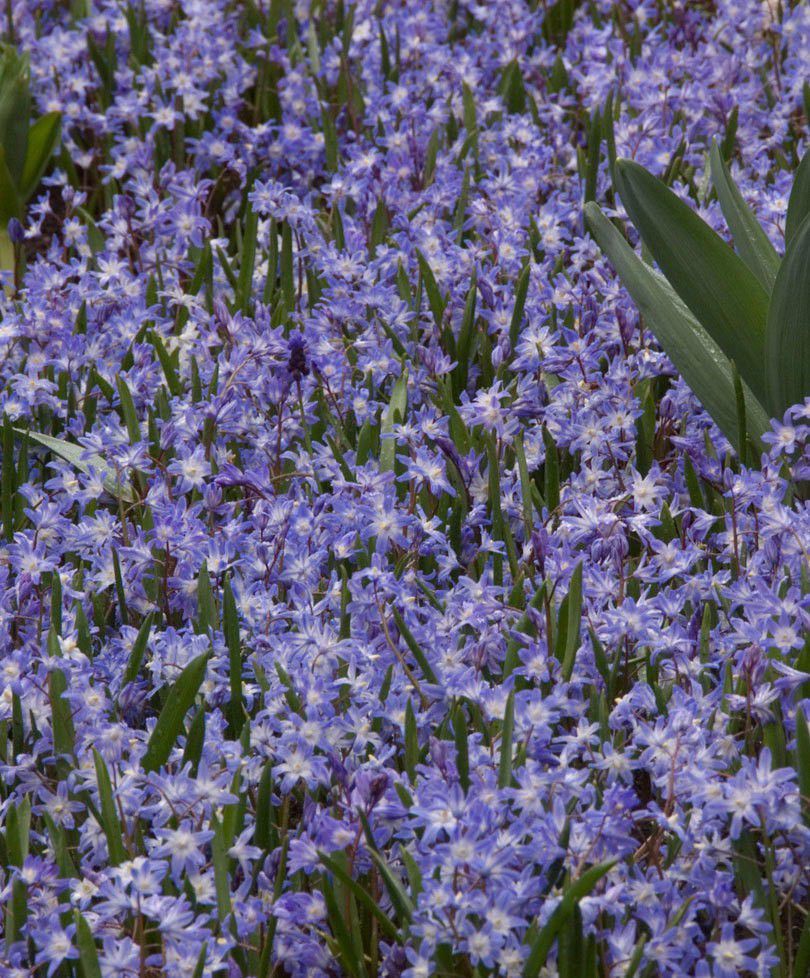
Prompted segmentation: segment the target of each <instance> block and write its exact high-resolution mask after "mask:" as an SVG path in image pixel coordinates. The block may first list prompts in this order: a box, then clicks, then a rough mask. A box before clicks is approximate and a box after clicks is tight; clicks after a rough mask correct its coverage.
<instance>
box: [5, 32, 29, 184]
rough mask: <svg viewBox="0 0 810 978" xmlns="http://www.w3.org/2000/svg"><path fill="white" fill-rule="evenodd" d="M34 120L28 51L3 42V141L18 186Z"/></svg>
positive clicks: (10, 169) (7, 160)
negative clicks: (19, 49)
mask: <svg viewBox="0 0 810 978" xmlns="http://www.w3.org/2000/svg"><path fill="white" fill-rule="evenodd" d="M30 123H31V80H30V69H29V58H28V54H25V53H20V52H19V51H18V50H17V48H16V47H15V46H14V45H12V44H3V45H2V46H0V143H2V149H3V151H4V155H5V159H6V162H7V163H8V171H9V174H10V175H11V177H12V179H13V181H14V184H15V186H18V185H19V183H20V178H21V176H22V172H23V166H24V163H25V157H26V150H27V145H28V127H29V125H30Z"/></svg>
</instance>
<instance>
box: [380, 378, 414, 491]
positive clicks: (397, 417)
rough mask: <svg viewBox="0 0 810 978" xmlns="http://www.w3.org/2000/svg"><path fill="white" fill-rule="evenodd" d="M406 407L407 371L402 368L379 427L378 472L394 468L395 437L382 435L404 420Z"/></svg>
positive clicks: (389, 470)
mask: <svg viewBox="0 0 810 978" xmlns="http://www.w3.org/2000/svg"><path fill="white" fill-rule="evenodd" d="M407 407H408V371H407V370H404V371H403V372H402V374H401V375H400V377H399V380H397V382H396V384H394V389H393V391H392V392H391V400H390V401H389V403H388V409H387V411H386V412H385V417H384V418H383V420H382V426H381V428H380V472H391V471H393V468H394V460H395V458H396V449H397V442H396V438H394V437H393V436H392V437H388V438H386V437H384V436H385V435H389V436H390V435H391V433H392V431H393V429H394V425H395V424H398V423H400V422H402V421H404V420H405V411H406V410H407Z"/></svg>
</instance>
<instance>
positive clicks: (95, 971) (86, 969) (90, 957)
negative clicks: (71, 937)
mask: <svg viewBox="0 0 810 978" xmlns="http://www.w3.org/2000/svg"><path fill="white" fill-rule="evenodd" d="M73 920H74V922H75V924H76V946H77V948H78V950H79V962H80V964H81V966H82V971H83V973H84V976H83V978H101V965H100V964H99V959H98V950H97V949H96V942H95V940H94V939H93V932H92V931H91V930H90V925H89V924H88V923H87V921H86V920H85V919H84V917H83V916H82V915H81V913H80V912H79V911H78V910H74V911H73Z"/></svg>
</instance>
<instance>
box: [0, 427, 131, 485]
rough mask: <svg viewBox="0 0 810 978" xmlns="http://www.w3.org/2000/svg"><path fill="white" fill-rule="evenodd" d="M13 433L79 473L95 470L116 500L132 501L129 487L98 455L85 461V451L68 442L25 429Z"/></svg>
mask: <svg viewBox="0 0 810 978" xmlns="http://www.w3.org/2000/svg"><path fill="white" fill-rule="evenodd" d="M14 432H15V434H17V435H28V437H29V438H30V439H31V440H32V441H35V442H37V444H39V445H42V446H43V447H45V448H48V449H50V450H51V451H52V452H53V453H54V455H58V456H59V458H61V459H64V461H65V462H68V463H70V465H72V466H73V467H74V468H77V469H78V470H79V471H80V472H84V473H86V474H87V475H89V474H90V471H91V469H95V470H96V472H98V473H99V474H100V475H101V476H102V478H103V480H104V488H105V489H106V490H107V492H108V493H110V495H111V496H115V497H116V499H122V500H123V501H124V502H132V501H133V500H134V498H135V497H134V495H133V492H132V488H131V486H129V485H128V484H126V483H122V482H121V481H120V480H119V478H118V476H117V475H116V473H115V472H114V471H113V470H112V469H111V468H110V467H109V466H108V465H107V463H106V462H105V461H104V459H103V458H102V457H101V456H100V455H88V457H87V460H86V461H85V460H83V458H82V456H84V454H85V449H84V448H82V447H81V445H74V444H72V443H71V442H69V441H63V440H62V439H61V438H52V437H51V436H50V435H41V434H40V433H39V432H38V431H27V430H26V429H25V428H15V429H14Z"/></svg>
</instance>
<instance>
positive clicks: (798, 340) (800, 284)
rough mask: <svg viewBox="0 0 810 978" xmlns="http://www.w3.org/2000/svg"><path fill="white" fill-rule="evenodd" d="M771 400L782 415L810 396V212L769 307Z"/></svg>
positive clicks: (791, 247)
mask: <svg viewBox="0 0 810 978" xmlns="http://www.w3.org/2000/svg"><path fill="white" fill-rule="evenodd" d="M766 359H767V370H768V403H769V406H770V408H771V411H772V412H773V413H774V414H776V415H779V416H780V417H781V415H782V414H783V413H784V412H785V410H786V409H787V408H789V407H790V406H791V405H792V404H798V403H799V402H800V401H803V400H804V399H805V397H808V396H810V215H808V216H807V217H805V219H804V221H803V223H802V226H801V227H800V228H799V230H798V231H797V233H796V234H795V235H794V237H793V240H792V241H791V243H790V245H789V246H788V250H787V251H786V252H785V257H784V258H783V259H782V265H781V267H780V269H779V274H778V275H777V276H776V284H775V285H774V287H773V295H772V296H771V306H770V309H769V310H768V335H767V347H766Z"/></svg>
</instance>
